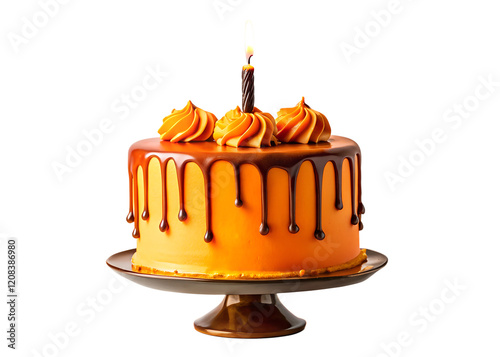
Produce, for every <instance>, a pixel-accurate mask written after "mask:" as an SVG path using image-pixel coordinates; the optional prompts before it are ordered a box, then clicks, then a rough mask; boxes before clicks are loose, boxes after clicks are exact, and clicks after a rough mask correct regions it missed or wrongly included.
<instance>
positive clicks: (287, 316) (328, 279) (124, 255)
mask: <svg viewBox="0 0 500 357" xmlns="http://www.w3.org/2000/svg"><path fill="white" fill-rule="evenodd" d="M134 253H135V249H130V250H126V251H123V252H120V253H116V254H113V255H112V256H110V257H109V258H108V260H107V261H106V262H107V264H108V266H109V267H110V268H112V269H113V270H114V271H115V272H117V273H118V274H120V275H121V276H123V277H124V278H127V279H129V280H131V281H133V282H134V283H137V284H140V285H143V286H146V287H148V288H153V289H158V290H164V291H172V292H178V293H189V294H220V295H225V298H224V300H223V301H222V303H221V304H220V305H219V306H218V307H216V308H215V309H214V310H212V311H211V312H209V313H208V314H206V315H205V316H203V317H201V318H199V319H198V320H196V321H195V322H194V327H195V329H196V330H198V331H199V332H202V333H205V334H207V335H212V336H220V337H236V338H262V337H278V336H286V335H291V334H294V333H297V332H300V331H302V330H303V329H304V327H305V326H306V322H305V321H304V320H302V319H300V318H298V317H296V316H295V315H293V314H292V313H291V312H290V311H288V310H287V309H286V308H285V307H284V306H283V304H282V303H281V302H280V301H279V299H278V296H277V295H276V294H277V293H291V292H299V291H309V290H319V289H329V288H339V287H342V286H347V285H352V284H357V283H361V282H362V281H365V280H366V279H368V278H369V277H370V276H372V275H373V274H375V273H376V272H377V271H379V270H380V269H382V268H383V267H384V266H385V265H386V264H387V257H386V256H385V255H383V254H381V253H378V252H376V251H373V250H370V249H367V250H366V254H367V256H368V258H367V260H366V261H365V262H364V263H363V264H361V265H359V266H356V267H353V268H351V269H346V270H340V271H336V272H332V273H325V274H320V275H318V276H304V277H293V278H283V279H247V280H245V279H236V280H231V279H205V278H190V277H184V276H169V275H154V274H144V273H139V272H136V271H134V270H133V269H132V264H131V259H132V256H133V255H134Z"/></svg>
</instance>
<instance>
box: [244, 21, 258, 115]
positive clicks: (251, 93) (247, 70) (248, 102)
mask: <svg viewBox="0 0 500 357" xmlns="http://www.w3.org/2000/svg"><path fill="white" fill-rule="evenodd" d="M245 47H246V56H247V64H246V65H244V66H243V70H242V72H241V78H242V86H241V89H242V92H243V93H242V105H241V109H242V110H243V112H244V113H253V106H254V103H255V88H254V81H253V72H254V68H253V66H252V65H251V64H250V58H252V56H253V30H252V23H251V22H250V21H247V23H246V28H245Z"/></svg>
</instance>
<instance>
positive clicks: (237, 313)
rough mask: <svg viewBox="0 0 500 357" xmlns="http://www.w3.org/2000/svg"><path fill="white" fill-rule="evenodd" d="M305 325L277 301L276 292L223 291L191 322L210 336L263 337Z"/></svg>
mask: <svg viewBox="0 0 500 357" xmlns="http://www.w3.org/2000/svg"><path fill="white" fill-rule="evenodd" d="M305 326H306V322H305V320H303V319H301V318H298V317H296V316H295V315H293V314H292V313H291V312H290V311H288V309H287V308H286V307H285V306H284V305H283V304H282V303H281V302H280V300H279V299H278V296H277V295H276V294H263V295H226V297H225V298H224V300H223V301H222V303H221V304H220V305H219V306H217V307H216V308H215V309H213V310H212V311H210V312H209V313H208V314H206V315H205V316H203V317H201V318H199V319H198V320H196V321H195V322H194V328H195V329H196V330H197V331H199V332H202V333H205V334H207V335H212V336H220V337H233V338H262V337H277V336H285V335H291V334H294V333H297V332H300V331H302V330H303V329H304V327H305Z"/></svg>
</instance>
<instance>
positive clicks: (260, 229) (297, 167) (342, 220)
mask: <svg viewBox="0 0 500 357" xmlns="http://www.w3.org/2000/svg"><path fill="white" fill-rule="evenodd" d="M159 133H160V137H159V138H153V139H146V140H141V141H139V142H137V143H135V144H133V145H132V146H131V148H130V151H129V180H130V212H129V215H128V217H127V220H128V221H129V222H130V223H134V230H133V236H134V237H135V238H137V250H136V253H135V254H134V256H133V258H132V266H133V269H134V270H135V271H138V272H144V273H153V274H166V275H180V276H192V277H206V278H232V279H235V278H236V279H253V278H282V277H293V276H308V275H317V274H321V273H325V272H332V271H336V270H340V269H347V268H351V267H353V266H356V265H360V264H361V263H362V262H363V261H365V260H366V253H365V251H364V250H360V247H359V230H360V229H362V224H361V221H360V218H361V214H362V213H364V208H363V204H362V203H361V170H360V165H361V155H360V149H359V147H358V145H357V144H356V143H355V142H354V141H352V140H350V139H347V138H344V137H340V136H331V133H330V125H329V124H328V120H327V119H326V117H325V116H324V115H323V114H321V113H319V112H317V111H315V110H312V109H311V108H309V107H308V106H307V105H306V104H305V103H304V100H302V101H301V102H300V103H299V104H298V105H297V106H296V107H294V108H286V109H282V110H280V112H279V113H278V116H277V118H276V119H274V118H273V116H272V115H271V114H269V113H264V112H261V111H260V110H258V109H257V108H255V109H254V110H253V112H252V113H243V112H241V110H240V109H239V108H238V107H237V108H236V109H235V110H231V111H229V112H228V113H226V115H225V116H224V117H223V118H221V119H220V120H218V121H217V120H216V118H215V116H214V115H213V114H211V113H209V112H206V111H203V110H201V109H200V108H197V107H196V106H194V105H193V104H192V103H191V102H188V105H187V106H186V107H185V108H183V109H182V110H174V111H173V112H172V114H171V115H169V116H167V117H166V118H165V119H164V121H163V125H162V126H161V128H160V130H159Z"/></svg>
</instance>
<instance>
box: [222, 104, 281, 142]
mask: <svg viewBox="0 0 500 357" xmlns="http://www.w3.org/2000/svg"><path fill="white" fill-rule="evenodd" d="M275 135H276V122H275V121H274V118H273V116H272V115H271V114H269V113H264V112H262V111H260V110H259V109H258V108H255V107H254V110H253V113H244V112H242V111H241V109H240V107H236V109H234V110H230V111H228V112H227V113H226V115H224V116H223V117H222V118H221V119H220V120H219V121H217V123H216V124H215V130H214V139H215V141H217V144H218V145H228V146H233V147H239V146H247V147H255V148H258V147H262V146H271V145H276V144H277V143H278V141H277V140H276V137H275Z"/></svg>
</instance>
